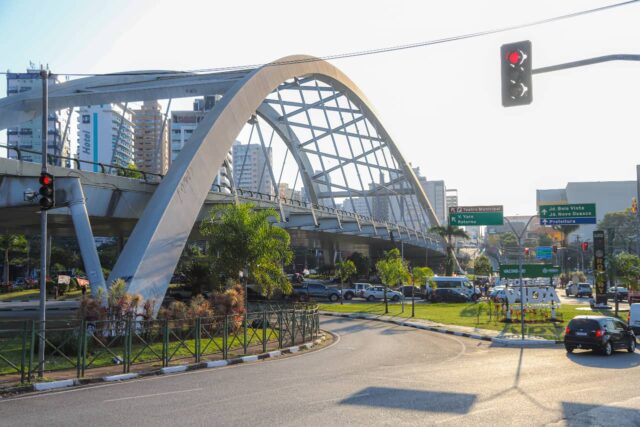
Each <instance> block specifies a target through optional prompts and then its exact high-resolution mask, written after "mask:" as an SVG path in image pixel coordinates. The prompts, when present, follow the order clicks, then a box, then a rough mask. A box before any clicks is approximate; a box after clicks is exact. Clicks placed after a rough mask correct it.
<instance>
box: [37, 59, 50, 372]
mask: <svg viewBox="0 0 640 427" xmlns="http://www.w3.org/2000/svg"><path fill="white" fill-rule="evenodd" d="M40 78H41V79H42V172H43V173H46V172H47V135H48V133H49V87H48V85H49V70H45V69H44V67H42V66H40ZM46 316H47V210H46V209H41V210H40V325H39V326H40V329H39V334H38V377H40V378H42V376H43V374H44V363H45V361H44V347H45V345H46V340H45V332H46V323H45V322H46Z"/></svg>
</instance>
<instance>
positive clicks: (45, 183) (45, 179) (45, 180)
mask: <svg viewBox="0 0 640 427" xmlns="http://www.w3.org/2000/svg"><path fill="white" fill-rule="evenodd" d="M38 193H39V194H40V208H41V209H42V210H43V211H46V210H48V209H51V208H53V207H54V206H55V203H56V202H55V189H54V186H53V175H51V174H50V173H47V172H42V173H41V174H40V190H38Z"/></svg>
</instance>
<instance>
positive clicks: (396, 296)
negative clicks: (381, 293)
mask: <svg viewBox="0 0 640 427" xmlns="http://www.w3.org/2000/svg"><path fill="white" fill-rule="evenodd" d="M391 301H393V302H398V301H400V297H399V296H398V295H394V296H393V298H391Z"/></svg>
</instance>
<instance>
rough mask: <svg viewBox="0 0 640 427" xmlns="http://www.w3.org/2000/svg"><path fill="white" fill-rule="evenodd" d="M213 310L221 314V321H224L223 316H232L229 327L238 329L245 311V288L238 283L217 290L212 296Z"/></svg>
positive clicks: (232, 329)
mask: <svg viewBox="0 0 640 427" xmlns="http://www.w3.org/2000/svg"><path fill="white" fill-rule="evenodd" d="M212 305H213V312H214V313H215V314H216V315H217V316H220V319H219V320H218V321H219V322H223V321H224V317H222V316H230V319H229V322H230V323H229V329H230V330H231V331H236V330H238V329H239V328H240V326H242V321H243V318H244V313H245V306H244V290H243V289H242V286H241V285H240V284H238V283H236V284H235V285H234V286H233V287H232V288H231V289H227V290H226V291H224V292H217V293H215V294H214V295H213V298H212Z"/></svg>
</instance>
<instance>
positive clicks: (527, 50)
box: [500, 40, 533, 107]
mask: <svg viewBox="0 0 640 427" xmlns="http://www.w3.org/2000/svg"><path fill="white" fill-rule="evenodd" d="M500 67H501V72H502V105H503V106H504V107H514V106H516V105H526V104H531V101H532V100H533V93H532V79H531V42H530V41H529V40H525V41H521V42H517V43H508V44H503V45H502V47H500Z"/></svg>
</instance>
